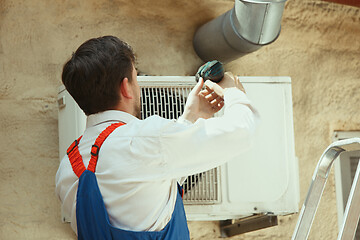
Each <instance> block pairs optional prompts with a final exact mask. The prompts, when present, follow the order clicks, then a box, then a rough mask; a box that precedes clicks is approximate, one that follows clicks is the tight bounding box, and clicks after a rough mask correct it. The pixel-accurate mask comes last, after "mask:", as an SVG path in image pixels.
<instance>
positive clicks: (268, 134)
mask: <svg viewBox="0 0 360 240" xmlns="http://www.w3.org/2000/svg"><path fill="white" fill-rule="evenodd" d="M244 85H245V87H246V91H247V92H248V96H249V98H250V99H251V100H252V102H253V104H254V105H255V106H256V108H257V109H258V111H259V112H260V115H261V122H260V124H259V127H258V130H257V132H256V137H255V142H254V144H255V149H254V150H252V151H250V152H249V153H246V154H245V155H244V156H243V157H242V159H238V160H235V161H231V162H229V163H228V164H227V169H228V175H227V177H228V194H229V201H230V202H233V203H242V202H264V201H276V200H278V199H279V198H280V197H281V196H282V195H283V194H284V193H285V191H286V189H287V188H288V187H289V171H288V169H289V160H291V159H289V157H290V156H289V153H288V152H289V151H288V149H289V148H291V147H293V146H292V142H291V138H289V137H288V136H287V131H286V129H285V128H286V127H287V124H286V122H287V121H289V120H291V119H287V112H285V111H284V110H285V108H286V107H288V108H290V109H291V105H290V106H287V105H288V103H290V104H291V99H286V91H287V90H289V89H287V87H288V86H290V85H289V84H263V83H248V84H244ZM289 101H290V102H289ZM274 186H276V187H274Z"/></svg>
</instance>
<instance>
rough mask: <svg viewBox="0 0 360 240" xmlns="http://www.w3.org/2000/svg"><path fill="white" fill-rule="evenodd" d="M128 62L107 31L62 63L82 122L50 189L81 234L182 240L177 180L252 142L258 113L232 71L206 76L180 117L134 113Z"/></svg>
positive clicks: (136, 97)
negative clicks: (83, 127)
mask: <svg viewBox="0 0 360 240" xmlns="http://www.w3.org/2000/svg"><path fill="white" fill-rule="evenodd" d="M134 62H135V57H134V54H133V52H132V49H131V47H130V46H129V45H127V44H126V43H125V42H123V41H121V40H119V39H118V38H116V37H112V36H105V37H100V38H96V39H90V40H88V41H87V42H85V43H83V44H82V45H81V46H80V47H79V48H78V49H77V51H76V52H75V53H74V54H73V56H72V58H71V59H70V60H69V61H68V62H67V63H66V64H65V65H64V69H63V74H62V81H63V83H64V85H65V87H66V89H67V90H68V92H69V93H70V94H71V95H72V96H73V98H74V99H75V101H76V102H77V103H78V105H79V106H80V108H81V109H82V110H83V111H84V112H85V114H86V115H87V123H86V130H85V132H84V135H83V136H82V138H81V139H80V138H79V139H78V140H77V141H75V142H74V143H73V144H72V145H71V146H70V147H69V149H68V155H67V156H65V157H64V159H63V160H62V161H61V163H60V166H59V169H58V172H57V174H56V193H57V195H58V196H59V198H60V200H61V202H62V212H63V215H64V217H65V220H66V221H70V222H71V227H72V229H73V230H74V231H75V232H76V233H77V234H78V237H79V239H189V232H188V228H187V223H186V217H185V214H184V209H183V204H182V200H181V196H180V195H179V193H180V192H179V190H180V187H179V186H178V179H183V180H184V177H186V176H188V175H192V174H195V173H199V172H203V171H207V170H209V169H211V168H214V167H217V166H219V165H221V164H223V163H225V162H226V161H229V160H232V159H236V158H238V157H239V156H240V154H241V153H242V152H244V151H246V150H247V149H248V148H249V146H250V145H251V136H252V134H253V132H254V129H255V122H256V120H257V118H258V117H257V114H256V111H255V110H254V108H253V107H252V106H251V103H250V101H249V100H248V98H247V97H246V95H245V93H244V92H243V91H241V90H239V89H242V86H241V84H240V83H239V81H238V79H237V78H234V77H232V76H231V75H230V74H226V76H225V78H224V80H223V81H222V82H221V86H219V85H217V84H215V83H212V82H210V81H207V82H206V89H205V90H201V89H202V87H203V85H204V83H203V80H202V79H200V81H199V82H198V84H197V85H196V86H195V87H194V89H193V90H192V91H191V93H190V95H189V97H188V99H187V103H186V106H185V109H184V113H183V115H182V116H181V117H180V118H179V119H178V120H168V119H164V118H161V117H159V116H151V117H148V118H146V119H144V120H140V119H139V117H140V106H141V105H140V88H139V85H138V83H137V73H136V70H135V68H134ZM236 85H237V86H238V88H236V87H235V86H236ZM224 104H225V107H224V108H225V111H224V115H223V116H222V117H219V118H211V116H213V114H214V113H215V112H217V111H219V110H220V109H221V108H222V107H223V106H224ZM104 129H106V130H104ZM105 139H106V141H105ZM97 160H98V161H97ZM94 173H95V174H94ZM79 178H80V180H79ZM99 206H100V207H99ZM99 234H100V235H99Z"/></svg>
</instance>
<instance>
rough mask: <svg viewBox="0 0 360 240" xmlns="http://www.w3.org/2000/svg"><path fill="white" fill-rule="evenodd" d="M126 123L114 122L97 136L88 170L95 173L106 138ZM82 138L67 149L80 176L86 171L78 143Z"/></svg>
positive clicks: (77, 174)
mask: <svg viewBox="0 0 360 240" xmlns="http://www.w3.org/2000/svg"><path fill="white" fill-rule="evenodd" d="M124 124H125V123H122V122H119V123H113V124H111V125H110V126H108V127H107V128H106V129H105V130H104V131H102V132H101V133H100V135H99V136H98V137H97V139H96V141H95V143H94V145H92V147H91V158H90V162H89V165H88V168H87V170H89V171H92V172H93V173H95V168H96V164H97V160H98V155H99V150H100V148H101V145H102V144H103V143H104V141H105V139H106V138H107V137H108V136H109V135H110V134H111V133H112V132H113V131H114V130H115V129H116V128H117V127H120V126H122V125H124ZM81 138H82V136H81V137H79V138H78V139H77V140H75V142H73V143H72V144H71V145H70V147H69V148H68V150H67V154H68V156H69V160H70V163H71V166H72V169H73V171H74V173H75V174H76V176H78V177H80V176H81V174H82V173H83V172H84V171H85V169H86V168H85V165H84V162H83V159H82V157H81V155H80V152H79V149H78V145H79V142H80V139H81Z"/></svg>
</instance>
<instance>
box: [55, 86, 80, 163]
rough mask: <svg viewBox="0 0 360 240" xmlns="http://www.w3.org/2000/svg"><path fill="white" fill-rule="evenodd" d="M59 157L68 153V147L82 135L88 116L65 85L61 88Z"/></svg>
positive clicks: (59, 101) (59, 97) (59, 98)
mask: <svg viewBox="0 0 360 240" xmlns="http://www.w3.org/2000/svg"><path fill="white" fill-rule="evenodd" d="M58 108H59V120H58V128H59V159H60V160H61V159H62V158H63V157H64V155H65V154H66V150H67V148H68V147H69V146H70V145H71V143H72V142H74V141H75V139H77V138H78V137H80V136H81V135H82V134H83V132H84V130H85V127H86V116H85V114H84V112H83V111H82V110H81V109H80V108H79V106H78V105H77V103H76V102H75V101H74V99H73V98H72V97H71V95H70V94H69V93H68V92H67V91H66V90H65V87H64V86H61V87H60V88H59V95H58Z"/></svg>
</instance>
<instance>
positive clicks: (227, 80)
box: [205, 72, 245, 98]
mask: <svg viewBox="0 0 360 240" xmlns="http://www.w3.org/2000/svg"><path fill="white" fill-rule="evenodd" d="M205 87H206V88H207V89H209V90H211V91H214V92H215V93H217V95H219V96H220V97H222V98H224V91H225V89H226V88H234V87H236V88H238V89H240V90H241V91H243V92H244V93H245V89H244V86H243V85H242V84H241V82H240V80H239V78H238V77H237V76H234V75H233V74H232V73H231V72H226V73H225V74H224V77H223V79H222V80H221V82H219V83H218V84H217V83H214V82H212V81H210V80H207V81H206V82H205Z"/></svg>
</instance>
